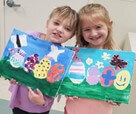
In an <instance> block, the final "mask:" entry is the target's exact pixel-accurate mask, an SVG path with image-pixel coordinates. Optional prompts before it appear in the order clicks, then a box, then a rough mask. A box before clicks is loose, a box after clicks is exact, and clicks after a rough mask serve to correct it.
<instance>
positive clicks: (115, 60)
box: [110, 55, 128, 70]
mask: <svg viewBox="0 0 136 114" xmlns="http://www.w3.org/2000/svg"><path fill="white" fill-rule="evenodd" d="M110 64H111V65H113V66H115V69H116V70H120V69H121V68H125V67H126V66H127V64H128V63H127V62H126V61H124V60H121V59H120V56H119V55H114V56H113V57H112V60H111V61H110Z"/></svg>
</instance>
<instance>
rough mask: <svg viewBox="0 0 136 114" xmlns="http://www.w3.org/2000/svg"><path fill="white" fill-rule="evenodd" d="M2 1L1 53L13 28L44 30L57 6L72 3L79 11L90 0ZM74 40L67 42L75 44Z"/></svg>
mask: <svg viewBox="0 0 136 114" xmlns="http://www.w3.org/2000/svg"><path fill="white" fill-rule="evenodd" d="M1 2H3V5H2V4H1V6H0V7H1V9H2V10H3V14H0V16H1V18H2V19H3V22H1V23H2V24H1V23H0V24H1V26H0V27H1V28H2V30H1V31H0V33H1V35H0V37H1V40H0V43H1V44H0V49H1V50H0V55H1V54H2V51H3V49H4V47H5V45H6V43H7V41H8V38H9V36H10V34H11V32H12V29H13V28H18V29H20V30H23V31H27V30H34V31H40V32H44V31H45V23H46V20H47V19H48V16H49V14H50V12H51V11H52V10H53V9H54V8H55V7H57V6H61V5H70V6H71V7H72V8H74V9H76V10H77V11H78V9H79V8H81V7H82V6H83V5H85V4H86V3H88V0H80V1H79V0H1ZM11 2H13V3H14V5H13V6H12V5H11V4H10V3H11ZM7 3H8V5H9V6H8V5H7ZM75 4H76V5H75ZM73 40H74V39H72V41H69V42H70V43H67V44H70V45H72V44H74V41H73Z"/></svg>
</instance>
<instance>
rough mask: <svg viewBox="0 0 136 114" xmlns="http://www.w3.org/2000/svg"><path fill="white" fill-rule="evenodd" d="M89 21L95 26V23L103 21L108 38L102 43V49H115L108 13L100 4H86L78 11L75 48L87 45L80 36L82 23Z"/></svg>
mask: <svg viewBox="0 0 136 114" xmlns="http://www.w3.org/2000/svg"><path fill="white" fill-rule="evenodd" d="M86 20H89V21H90V22H91V23H93V24H95V23H96V22H97V21H100V20H101V21H103V22H104V23H105V24H106V25H107V28H108V36H107V39H106V41H105V42H104V47H103V48H104V49H117V47H116V45H115V42H114V41H113V38H112V24H111V20H110V18H109V13H108V11H107V10H106V8H105V7H104V6H102V5H101V4H94V3H92V4H87V5H86V6H84V7H82V8H81V9H80V11H79V26H78V32H77V42H76V46H80V47H84V46H87V45H88V42H86V41H85V40H84V38H83V36H82V31H81V29H82V24H83V22H84V21H86Z"/></svg>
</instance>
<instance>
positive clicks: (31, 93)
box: [28, 87, 35, 95]
mask: <svg viewBox="0 0 136 114" xmlns="http://www.w3.org/2000/svg"><path fill="white" fill-rule="evenodd" d="M28 90H29V94H30V95H34V94H35V93H34V91H33V90H32V89H31V88H30V87H28Z"/></svg>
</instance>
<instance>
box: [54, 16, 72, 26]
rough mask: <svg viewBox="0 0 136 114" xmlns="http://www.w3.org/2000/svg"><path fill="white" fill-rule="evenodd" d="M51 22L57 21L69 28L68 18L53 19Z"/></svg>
mask: <svg viewBox="0 0 136 114" xmlns="http://www.w3.org/2000/svg"><path fill="white" fill-rule="evenodd" d="M53 20H55V21H59V22H61V23H63V24H64V25H66V26H71V21H70V18H62V17H54V18H53Z"/></svg>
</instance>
